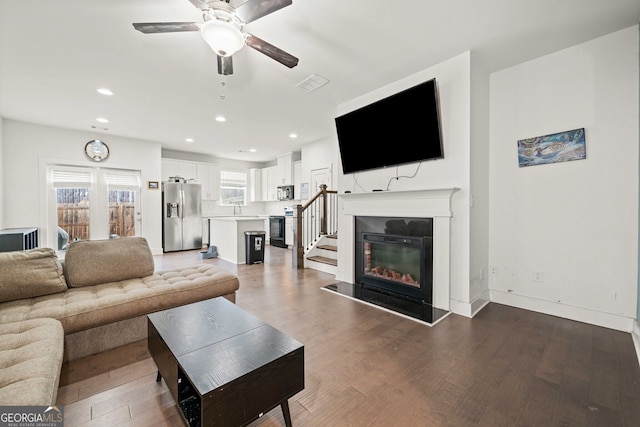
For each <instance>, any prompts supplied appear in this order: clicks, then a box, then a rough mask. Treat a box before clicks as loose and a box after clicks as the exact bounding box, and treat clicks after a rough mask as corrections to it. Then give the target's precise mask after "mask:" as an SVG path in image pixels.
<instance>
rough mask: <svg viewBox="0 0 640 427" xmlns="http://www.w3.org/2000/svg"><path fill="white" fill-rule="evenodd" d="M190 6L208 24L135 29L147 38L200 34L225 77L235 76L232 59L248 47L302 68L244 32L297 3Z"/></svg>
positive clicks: (264, 0)
mask: <svg viewBox="0 0 640 427" xmlns="http://www.w3.org/2000/svg"><path fill="white" fill-rule="evenodd" d="M189 2H191V4H193V5H194V6H195V7H197V8H198V9H200V10H201V11H202V13H203V19H204V23H202V24H199V23H196V22H148V23H141V22H138V23H134V24H133V27H134V28H135V29H136V30H138V31H140V32H142V33H145V34H152V33H176V32H183V31H200V33H201V34H202V37H203V38H204V40H205V41H206V42H207V44H208V45H209V46H210V47H211V49H213V51H214V52H215V53H216V55H218V73H219V74H222V75H229V74H233V62H232V60H231V56H232V55H233V54H234V53H235V52H237V51H238V50H240V49H241V48H242V47H243V46H244V45H245V44H246V45H247V46H249V47H250V48H253V49H255V50H257V51H258V52H260V53H263V54H264V55H267V56H268V57H270V58H272V59H275V60H276V61H278V62H280V63H281V64H283V65H286V66H287V67H289V68H293V67H295V66H296V65H298V58H296V57H295V56H293V55H290V54H289V53H287V52H285V51H283V50H282V49H279V48H277V47H275V46H274V45H272V44H270V43H267V42H266V41H264V40H262V39H260V38H258V37H256V36H254V35H253V34H249V33H245V32H243V27H244V25H245V24H248V23H249V22H252V21H255V20H256V19H258V18H262V17H263V16H266V15H268V14H270V13H272V12H275V11H277V10H279V9H282V8H283V7H285V6H289V5H290V4H291V3H292V2H293V0H247V1H245V2H244V3H242V4H239V5H238V6H233V4H232V3H240V2H242V0H235V1H234V0H230V2H229V1H222V0H213V1H205V0H189Z"/></svg>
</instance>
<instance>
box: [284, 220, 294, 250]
mask: <svg viewBox="0 0 640 427" xmlns="http://www.w3.org/2000/svg"><path fill="white" fill-rule="evenodd" d="M284 243H285V245H287V246H293V217H292V216H287V217H285V218H284Z"/></svg>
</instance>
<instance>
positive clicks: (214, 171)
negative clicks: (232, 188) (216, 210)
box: [196, 163, 220, 200]
mask: <svg viewBox="0 0 640 427" xmlns="http://www.w3.org/2000/svg"><path fill="white" fill-rule="evenodd" d="M196 172H197V178H196V182H197V183H198V184H201V185H202V200H218V199H219V198H220V168H219V167H218V165H214V164H211V163H197V164H196Z"/></svg>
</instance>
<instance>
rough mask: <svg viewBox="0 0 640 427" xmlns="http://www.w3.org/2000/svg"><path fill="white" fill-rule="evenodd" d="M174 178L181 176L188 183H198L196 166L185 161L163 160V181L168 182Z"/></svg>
mask: <svg viewBox="0 0 640 427" xmlns="http://www.w3.org/2000/svg"><path fill="white" fill-rule="evenodd" d="M174 176H179V177H181V178H184V179H186V180H187V181H189V180H192V181H196V180H197V176H198V172H197V168H196V164H195V163H194V162H186V161H184V160H174V159H162V180H163V181H168V180H169V178H171V177H174Z"/></svg>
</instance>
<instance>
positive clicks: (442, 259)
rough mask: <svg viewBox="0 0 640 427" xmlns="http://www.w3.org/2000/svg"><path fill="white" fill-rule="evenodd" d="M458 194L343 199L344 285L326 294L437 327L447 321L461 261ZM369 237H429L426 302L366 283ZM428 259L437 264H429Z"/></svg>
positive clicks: (341, 271) (341, 282) (411, 193)
mask: <svg viewBox="0 0 640 427" xmlns="http://www.w3.org/2000/svg"><path fill="white" fill-rule="evenodd" d="M457 191H459V188H457V187H451V188H438V189H425V190H407V191H378V192H372V193H364V192H363V193H345V194H339V195H338V199H339V202H340V204H341V215H340V237H339V242H340V248H341V250H340V252H339V261H338V272H337V274H336V279H338V283H336V284H335V285H332V286H327V287H326V289H327V290H328V291H333V292H336V293H338V294H340V295H344V296H346V297H349V298H353V299H356V300H359V301H362V302H365V303H368V304H372V305H375V306H378V307H382V308H384V309H388V310H390V311H394V312H397V313H400V314H402V315H406V316H408V317H411V318H414V319H418V320H420V321H424V322H427V323H429V324H431V325H433V324H435V323H437V322H439V321H440V320H442V319H443V318H444V317H445V316H447V315H448V314H449V313H450V311H449V308H450V307H449V305H450V301H451V300H450V288H451V286H452V280H453V279H452V275H451V273H452V271H455V269H456V267H455V265H454V261H455V260H454V259H452V257H451V254H452V250H453V248H452V244H453V242H454V241H455V240H454V239H453V234H454V233H453V230H452V221H451V219H452V218H453V204H452V196H453V195H454V193H456V192H457ZM363 232H366V233H379V234H388V235H399V236H405V237H411V236H417V237H427V238H429V239H428V240H430V241H431V244H427V245H426V248H427V249H426V251H429V252H425V276H424V277H425V283H424V286H425V298H424V299H423V300H420V299H418V298H416V297H409V296H402V297H398V296H399V295H402V294H400V293H398V292H394V291H389V290H383V289H381V288H379V287H375V286H371V285H363V284H362V276H363V272H364V270H363V261H364V260H363V249H362V246H361V244H362V233H363ZM342 248H345V250H342ZM464 248H465V246H462V249H464ZM428 259H430V260H431V263H429V261H426V260H428ZM426 301H431V303H428V302H426Z"/></svg>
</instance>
